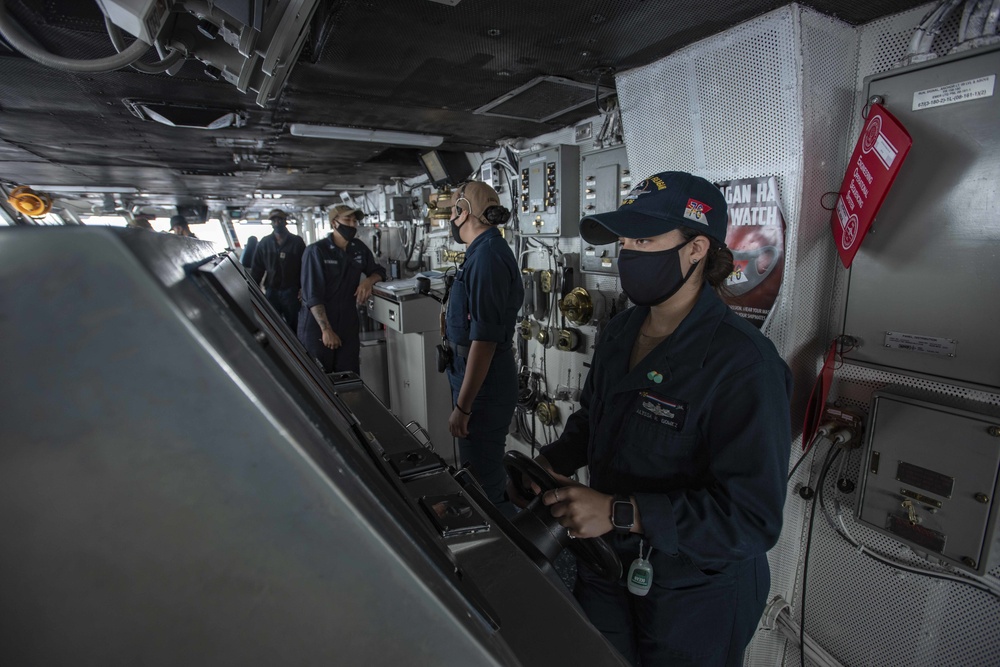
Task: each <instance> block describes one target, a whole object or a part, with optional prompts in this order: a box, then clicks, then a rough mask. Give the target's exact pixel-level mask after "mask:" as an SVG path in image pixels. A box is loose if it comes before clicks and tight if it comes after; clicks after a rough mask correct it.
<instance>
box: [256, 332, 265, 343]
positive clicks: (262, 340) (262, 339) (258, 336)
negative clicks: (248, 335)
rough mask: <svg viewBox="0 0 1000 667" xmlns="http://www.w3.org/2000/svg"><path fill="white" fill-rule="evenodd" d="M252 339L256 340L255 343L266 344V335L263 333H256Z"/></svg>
mask: <svg viewBox="0 0 1000 667" xmlns="http://www.w3.org/2000/svg"><path fill="white" fill-rule="evenodd" d="M253 338H254V340H256V341H257V342H258V343H266V342H267V334H266V333H264V332H263V331H258V332H257V333H255V334H254V335H253Z"/></svg>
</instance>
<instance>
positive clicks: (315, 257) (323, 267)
mask: <svg viewBox="0 0 1000 667" xmlns="http://www.w3.org/2000/svg"><path fill="white" fill-rule="evenodd" d="M362 274H364V275H367V276H371V275H375V274H378V275H379V276H381V277H382V280H385V277H386V271H385V267H383V266H382V265H381V264H378V263H376V261H375V255H373V254H372V251H371V250H370V249H369V248H368V246H366V245H365V244H364V243H363V242H362V241H360V240H358V239H356V238H355V239H351V240H350V241H348V242H347V249H346V250H341V249H340V248H338V247H337V245H336V244H335V243H334V242H333V239H332V238H331V237H329V236H327V237H326V238H324V239H321V240H319V241H317V242H316V243H313V244H311V245H309V246H308V247H307V248H306V250H305V253H304V254H303V255H302V308H303V312H301V313H300V314H299V330H298V336H299V340H300V341H302V344H303V345H305V347H306V349H307V350H308V351H309V353H310V354H311V355H313V356H314V357H316V358H317V359H319V360H320V361H321V362H323V366H324V368H325V369H326V370H327V372H331V371H333V370H336V371H345V370H350V371H354V372H359V370H358V369H359V365H358V359H359V355H360V352H361V338H360V334H359V325H360V324H359V320H358V306H357V300H356V299H355V297H354V292H355V290H357V289H358V285H359V284H360V283H361V276H362ZM320 304H322V305H323V306H325V307H326V316H327V319H328V320H329V321H330V326H331V327H333V330H334V332H336V334H337V335H338V336H340V340H341V342H342V345H343V346H342V348H341V349H339V350H337V351H336V352H334V351H333V350H328V349H327V348H325V347H323V343H322V338H323V334H322V331H321V330H320V328H319V324H317V323H316V318H314V317H313V316H312V313H310V312H308V310H309V309H310V308H312V307H313V306H316V305H320Z"/></svg>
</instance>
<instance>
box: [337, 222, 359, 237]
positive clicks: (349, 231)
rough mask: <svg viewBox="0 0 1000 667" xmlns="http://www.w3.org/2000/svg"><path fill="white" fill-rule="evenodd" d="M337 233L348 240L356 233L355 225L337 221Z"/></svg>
mask: <svg viewBox="0 0 1000 667" xmlns="http://www.w3.org/2000/svg"><path fill="white" fill-rule="evenodd" d="M337 233H338V234H340V235H341V236H343V237H344V240H346V241H350V240H351V239H353V238H354V237H355V236H357V234H358V228H357V227H348V226H347V225H345V224H342V223H340V222H338V223H337Z"/></svg>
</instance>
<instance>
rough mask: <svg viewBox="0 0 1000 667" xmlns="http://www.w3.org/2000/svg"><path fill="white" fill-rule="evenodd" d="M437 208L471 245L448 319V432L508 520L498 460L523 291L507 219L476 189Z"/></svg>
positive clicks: (511, 403)
mask: <svg viewBox="0 0 1000 667" xmlns="http://www.w3.org/2000/svg"><path fill="white" fill-rule="evenodd" d="M438 206H439V207H441V206H451V207H452V211H451V216H452V217H451V233H452V238H453V240H454V241H455V242H456V243H464V244H467V245H468V248H467V249H466V251H465V262H464V263H463V264H462V268H461V269H459V271H458V273H457V275H456V276H455V282H454V284H453V285H452V287H451V291H450V294H449V297H448V305H447V312H446V316H445V333H446V338H447V340H448V343H449V346H450V348H451V350H452V351H453V353H454V356H453V358H452V362H451V367H450V368H449V369H448V381H449V383H450V384H451V392H452V400H453V401H454V404H455V408H454V409H453V410H452V413H451V417H450V418H449V419H448V429H449V431H450V432H451V434H452V435H453V436H454V437H456V438H458V445H459V457H460V459H461V462H462V464H463V465H465V464H468V465H469V467H470V468H471V470H472V473H473V474H474V475H475V476H476V479H478V480H479V483H480V484H481V485H482V487H483V489H484V491H485V492H486V495H487V496H488V497H489V499H490V500H491V501H492V502H493V503H494V504H496V505H499V506H500V507H501V509H504V510H507V511H508V512H509V513H511V514H513V513H514V511H515V508H514V507H513V506H512V505H511V504H510V503H509V502H505V495H504V488H505V486H506V480H507V476H506V474H505V472H504V468H503V453H504V449H505V447H506V442H507V430H508V427H509V426H510V420H511V418H512V417H513V415H514V408H515V407H516V406H517V364H516V363H515V361H514V353H513V345H512V341H513V338H514V326H515V322H516V320H517V311H518V309H519V308H520V307H521V304H522V302H523V301H524V287H523V285H522V283H521V272H520V271H519V270H518V268H517V261H516V260H515V259H514V253H513V252H512V251H511V249H510V246H509V245H507V242H506V241H505V240H504V239H503V237H502V236H501V235H500V230H499V229H497V226H499V225H503V224H505V223H506V222H507V221H508V220H510V211H509V210H507V209H506V208H504V207H503V206H501V205H500V197H499V196H497V193H496V191H495V190H494V189H493V188H492V187H490V186H489V185H487V184H486V183H482V182H479V181H471V182H469V183H466V184H465V185H462V186H460V187H459V188H458V190H456V191H455V193H454V196H453V198H452V199H451V200H449V201H440V202H438Z"/></svg>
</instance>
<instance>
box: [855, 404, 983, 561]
mask: <svg viewBox="0 0 1000 667" xmlns="http://www.w3.org/2000/svg"><path fill="white" fill-rule="evenodd" d="M998 470H1000V408H998V407H997V406H991V405H986V404H982V403H974V402H972V401H965V400H962V399H948V398H947V397H944V396H941V395H940V394H924V393H922V392H917V391H914V390H907V389H902V388H895V387H894V388H890V389H885V390H881V391H877V392H875V393H874V394H873V396H872V402H871V409H870V413H869V428H868V438H867V441H866V443H865V453H864V457H863V458H862V460H861V484H860V486H859V491H858V502H857V505H856V507H857V518H858V520H859V521H861V522H862V523H864V524H866V525H867V526H869V527H871V528H874V529H875V530H877V531H879V532H881V533H884V534H886V535H887V536H889V537H891V538H893V539H895V540H898V541H900V542H903V543H904V544H906V545H908V546H909V547H910V548H912V549H913V550H914V551H916V552H918V553H920V554H921V555H924V556H926V557H928V558H929V559H932V560H937V561H940V562H943V563H946V564H949V565H952V566H954V567H957V568H960V569H962V570H967V571H969V572H974V573H976V574H984V573H985V572H987V571H989V570H990V569H991V568H993V567H994V566H995V565H996V563H997V561H1000V548H998V545H997V541H998V540H1000V535H998V531H997V523H998V514H1000V505H998V503H997V502H996V495H997V492H998V491H1000V488H998V484H997V477H998V475H997V473H998Z"/></svg>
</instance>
